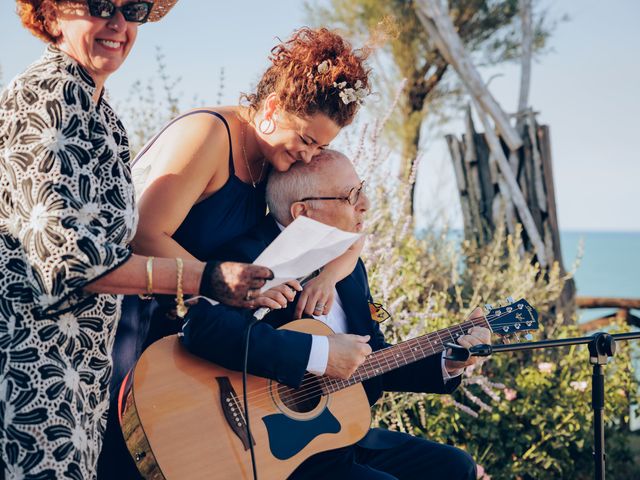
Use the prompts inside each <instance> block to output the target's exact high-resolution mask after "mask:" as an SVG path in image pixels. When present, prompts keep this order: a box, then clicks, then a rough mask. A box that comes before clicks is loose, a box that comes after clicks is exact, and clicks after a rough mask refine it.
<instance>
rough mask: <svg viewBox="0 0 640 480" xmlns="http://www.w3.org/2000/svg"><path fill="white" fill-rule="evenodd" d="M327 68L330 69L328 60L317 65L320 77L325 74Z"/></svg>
mask: <svg viewBox="0 0 640 480" xmlns="http://www.w3.org/2000/svg"><path fill="white" fill-rule="evenodd" d="M329 68H331V64H330V63H329V60H325V61H324V62H322V63H321V64H320V65H318V73H319V74H320V75H322V74H324V73H327V72H328V71H329Z"/></svg>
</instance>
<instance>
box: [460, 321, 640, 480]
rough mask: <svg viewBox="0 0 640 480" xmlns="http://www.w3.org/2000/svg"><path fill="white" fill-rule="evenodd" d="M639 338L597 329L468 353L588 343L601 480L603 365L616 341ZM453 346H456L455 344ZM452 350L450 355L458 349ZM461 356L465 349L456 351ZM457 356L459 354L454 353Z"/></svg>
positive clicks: (597, 472)
mask: <svg viewBox="0 0 640 480" xmlns="http://www.w3.org/2000/svg"><path fill="white" fill-rule="evenodd" d="M637 339H640V332H631V333H619V334H615V335H610V334H608V333H604V332H597V333H594V334H593V335H591V336H589V337H576V338H562V339H558V340H543V341H540V342H529V343H517V344H510V345H485V344H482V345H474V346H473V347H471V348H469V349H468V352H469V354H470V355H473V356H477V357H487V356H489V355H491V354H493V353H502V352H515V351H519V350H534V349H538V348H558V347H564V346H568V345H582V344H585V343H586V344H588V345H589V363H590V364H591V365H593V374H592V376H591V407H592V409H593V440H594V442H593V445H594V452H593V455H594V478H595V480H604V476H605V445H604V419H603V415H602V413H603V410H604V372H603V369H602V366H603V365H606V364H607V361H608V360H609V357H613V355H614V354H615V352H616V340H617V341H629V340H637ZM456 347H458V348H460V346H459V345H456ZM455 350H458V349H457V348H456V349H454V352H453V353H454V355H455V354H456V353H458V352H456V351H455ZM460 353H462V356H464V353H466V352H460ZM458 356H459V355H458Z"/></svg>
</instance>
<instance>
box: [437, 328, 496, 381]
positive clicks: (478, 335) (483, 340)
mask: <svg viewBox="0 0 640 480" xmlns="http://www.w3.org/2000/svg"><path fill="white" fill-rule="evenodd" d="M457 343H458V345H460V346H462V347H464V348H470V347H473V346H474V345H480V344H491V331H490V330H489V329H488V328H484V327H473V328H471V329H470V330H469V331H468V332H467V334H466V335H462V336H460V337H458V339H457ZM478 359H479V357H473V356H472V357H469V359H468V360H467V361H466V362H456V361H453V360H445V363H444V367H445V368H446V369H447V372H449V373H457V372H456V371H457V370H460V369H461V368H465V367H468V366H469V365H474V364H475V363H476V362H477V361H478Z"/></svg>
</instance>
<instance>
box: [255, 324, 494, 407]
mask: <svg viewBox="0 0 640 480" xmlns="http://www.w3.org/2000/svg"><path fill="white" fill-rule="evenodd" d="M496 317H499V316H496ZM489 318H490V317H489V316H488V317H487V318H486V319H485V318H484V317H476V318H475V319H471V320H467V321H466V322H464V323H462V324H459V325H455V326H453V327H449V328H446V329H442V330H437V331H435V332H430V333H428V334H425V335H422V336H420V337H415V338H412V339H410V340H407V341H405V342H402V343H399V344H396V345H391V346H389V347H385V348H383V349H380V350H377V351H376V352H374V354H373V355H372V356H371V357H369V359H368V360H365V362H364V363H363V365H361V366H360V367H359V368H358V369H357V370H356V373H355V374H354V375H353V376H352V377H351V378H349V379H347V380H341V379H336V378H329V377H326V376H316V375H312V374H309V373H307V374H305V379H306V381H305V380H303V384H302V388H300V387H299V388H297V389H293V388H291V387H286V388H288V389H290V390H291V394H290V395H289V397H288V398H287V400H289V399H290V398H292V396H294V397H295V399H296V400H297V401H298V402H300V401H301V400H304V399H309V398H313V396H317V395H318V390H319V389H322V387H325V393H324V394H326V389H327V388H332V387H333V386H337V387H339V388H338V389H340V388H345V387H347V386H351V385H353V384H355V383H360V382H362V381H364V380H366V379H369V378H371V377H372V376H375V375H376V374H377V373H379V371H380V369H381V366H382V365H381V364H382V362H383V361H384V362H386V363H387V367H388V368H387V369H385V370H386V371H389V370H392V369H395V368H398V367H400V366H403V364H402V363H400V362H398V357H400V356H401V357H402V360H404V364H408V363H412V362H413V361H416V360H418V359H419V358H418V356H416V354H415V352H416V351H418V348H419V349H420V351H421V353H422V355H421V356H420V359H421V358H426V357H427V356H430V355H433V354H435V353H438V352H442V351H443V350H444V349H445V348H446V347H444V343H445V342H447V341H455V339H456V337H454V336H453V335H452V334H451V332H453V331H455V330H459V332H458V335H457V336H460V335H462V334H464V330H463V328H467V327H473V326H479V324H484V323H485V322H487V321H489ZM443 336H444V337H443ZM434 337H435V338H434ZM425 340H426V341H428V343H429V345H423V343H425ZM399 346H402V347H404V351H403V349H402V347H401V348H400V349H398V348H397V347H399ZM434 346H435V348H434ZM407 347H412V348H407ZM425 347H427V350H425ZM392 349H393V350H394V352H393V354H390V353H391V350H392ZM396 350H399V352H398V353H396ZM408 353H412V354H413V360H410V361H408V362H407V357H406V354H408ZM390 360H391V361H392V362H394V364H393V365H392V364H391V363H389V362H390ZM372 362H376V364H377V365H375V364H374V365H372ZM356 378H357V379H356ZM312 379H313V380H312ZM270 391H271V388H270V387H267V388H262V389H260V390H255V391H253V392H250V393H249V394H248V399H250V400H252V401H254V402H255V401H257V400H260V399H261V398H260V397H265V396H269V395H270ZM310 391H311V392H312V395H311V396H306V397H305V396H304V395H305V394H306V393H308V392H310ZM329 393H331V392H329ZM281 397H282V396H281Z"/></svg>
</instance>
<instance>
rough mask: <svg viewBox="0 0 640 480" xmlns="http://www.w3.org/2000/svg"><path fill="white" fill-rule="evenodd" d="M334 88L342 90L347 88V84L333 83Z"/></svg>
mask: <svg viewBox="0 0 640 480" xmlns="http://www.w3.org/2000/svg"><path fill="white" fill-rule="evenodd" d="M333 86H334V87H336V88H338V89H340V90H342V89H343V88H344V87H346V86H347V82H340V83H336V82H333Z"/></svg>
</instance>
